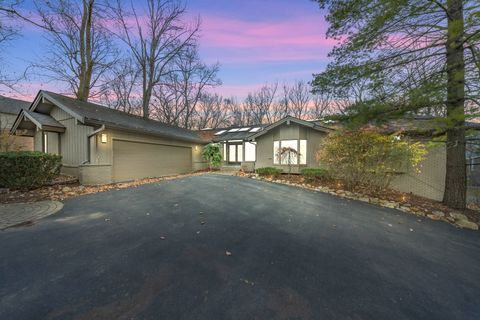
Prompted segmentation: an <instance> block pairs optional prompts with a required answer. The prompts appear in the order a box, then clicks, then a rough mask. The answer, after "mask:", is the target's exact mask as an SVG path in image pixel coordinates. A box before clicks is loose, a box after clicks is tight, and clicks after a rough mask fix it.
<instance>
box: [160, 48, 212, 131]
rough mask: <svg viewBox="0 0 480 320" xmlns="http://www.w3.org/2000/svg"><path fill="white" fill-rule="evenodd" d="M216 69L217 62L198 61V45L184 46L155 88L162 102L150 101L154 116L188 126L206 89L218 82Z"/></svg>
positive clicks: (189, 126)
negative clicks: (210, 63)
mask: <svg viewBox="0 0 480 320" xmlns="http://www.w3.org/2000/svg"><path fill="white" fill-rule="evenodd" d="M218 69H219V65H218V64H214V65H211V66H209V65H206V64H205V63H203V62H201V60H200V57H199V56H198V48H197V46H189V47H186V48H185V50H184V51H183V52H182V54H179V55H178V56H177V57H176V58H175V59H174V60H173V61H172V63H171V66H170V72H168V73H167V75H166V76H164V77H163V78H162V81H161V83H160V84H158V85H157V86H156V87H155V88H154V91H153V96H154V97H155V98H156V99H157V100H158V101H161V103H163V104H161V105H159V106H157V105H155V104H153V108H154V110H155V116H156V117H158V118H159V119H161V120H163V121H165V122H167V123H171V124H175V125H179V126H181V127H184V128H191V127H192V126H193V125H194V123H193V120H194V119H193V116H194V115H195V113H196V108H197V106H198V103H199V101H200V99H201V97H202V96H203V95H204V94H205V90H206V89H207V88H211V87H214V86H216V85H219V84H220V83H221V82H220V80H219V79H218V78H217V73H218Z"/></svg>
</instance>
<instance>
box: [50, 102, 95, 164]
mask: <svg viewBox="0 0 480 320" xmlns="http://www.w3.org/2000/svg"><path fill="white" fill-rule="evenodd" d="M50 115H51V116H52V117H53V118H54V119H55V120H57V121H58V122H60V123H61V124H63V125H64V126H65V133H62V134H61V135H60V151H61V154H62V156H63V164H64V165H66V166H73V167H77V166H78V165H80V164H82V163H83V162H85V161H87V160H88V135H89V134H91V133H92V132H93V131H94V128H93V127H90V126H85V125H82V124H81V123H79V122H77V121H76V120H75V119H74V118H73V117H72V116H71V115H69V114H68V113H66V112H65V111H63V110H62V109H60V108H57V107H54V108H53V109H52V111H51V113H50Z"/></svg>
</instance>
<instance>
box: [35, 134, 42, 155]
mask: <svg viewBox="0 0 480 320" xmlns="http://www.w3.org/2000/svg"><path fill="white" fill-rule="evenodd" d="M42 139H43V132H42V131H41V130H35V136H34V137H33V140H34V149H33V150H34V151H43V141H42Z"/></svg>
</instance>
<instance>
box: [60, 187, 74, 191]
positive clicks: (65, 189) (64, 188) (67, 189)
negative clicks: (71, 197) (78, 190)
mask: <svg viewBox="0 0 480 320" xmlns="http://www.w3.org/2000/svg"><path fill="white" fill-rule="evenodd" d="M62 191H63V192H70V191H72V188H70V187H63V189H62Z"/></svg>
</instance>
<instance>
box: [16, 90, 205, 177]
mask: <svg viewBox="0 0 480 320" xmlns="http://www.w3.org/2000/svg"><path fill="white" fill-rule="evenodd" d="M10 132H11V133H12V134H15V135H21V136H27V137H33V139H34V150H36V151H43V152H49V153H55V154H60V155H62V158H63V160H62V161H63V166H62V171H63V173H65V174H69V175H73V176H77V177H79V179H80V182H81V183H83V184H104V183H113V182H122V181H128V180H134V179H140V178H146V177H158V176H164V175H173V174H181V173H187V172H191V171H194V170H198V169H202V168H204V167H205V163H204V161H203V160H202V156H201V150H202V146H203V145H205V144H206V143H207V141H205V140H202V139H201V138H200V137H199V135H198V133H197V132H195V131H191V130H187V129H183V128H179V127H176V126H170V125H167V124H164V123H162V122H159V121H155V120H150V119H145V118H143V117H139V116H135V115H130V114H127V113H124V112H122V111H117V110H113V109H110V108H107V107H104V106H101V105H98V104H94V103H90V102H83V101H79V100H77V99H74V98H70V97H66V96H63V95H60V94H56V93H53V92H48V91H43V90H42V91H40V92H39V93H38V94H37V96H36V97H35V100H34V101H33V102H32V103H31V105H30V106H29V107H28V108H25V109H22V110H21V111H20V112H19V113H18V115H17V117H16V119H15V121H14V124H13V126H12V128H11V131H10Z"/></svg>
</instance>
